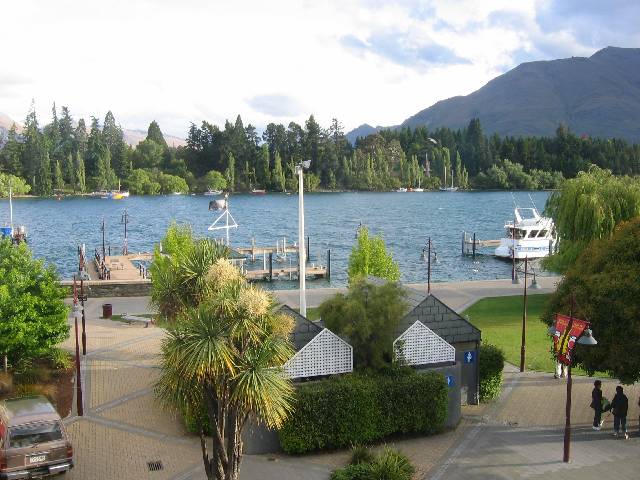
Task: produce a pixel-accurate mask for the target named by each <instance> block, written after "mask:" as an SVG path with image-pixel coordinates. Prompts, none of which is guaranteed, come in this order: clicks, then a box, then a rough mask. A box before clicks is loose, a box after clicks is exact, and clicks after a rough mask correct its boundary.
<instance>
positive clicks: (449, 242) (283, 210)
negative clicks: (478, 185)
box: [0, 192, 549, 288]
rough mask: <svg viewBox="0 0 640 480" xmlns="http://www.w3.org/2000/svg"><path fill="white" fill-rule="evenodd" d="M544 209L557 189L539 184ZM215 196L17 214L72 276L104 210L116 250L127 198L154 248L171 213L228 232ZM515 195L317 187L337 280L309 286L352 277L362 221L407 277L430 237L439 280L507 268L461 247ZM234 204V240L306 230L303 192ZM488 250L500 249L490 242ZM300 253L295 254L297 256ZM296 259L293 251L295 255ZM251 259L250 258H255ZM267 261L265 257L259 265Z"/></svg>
mask: <svg viewBox="0 0 640 480" xmlns="http://www.w3.org/2000/svg"><path fill="white" fill-rule="evenodd" d="M530 195H531V198H532V199H533V201H534V202H535V204H536V206H537V207H538V209H539V210H542V209H543V208H544V205H545V202H546V200H547V197H548V195H549V193H548V192H531V194H530ZM212 198H213V197H204V196H179V195H170V196H161V197H134V196H132V197H130V198H127V199H124V200H120V201H114V200H106V199H100V198H81V197H69V198H64V199H62V200H59V201H58V200H55V199H17V200H14V205H13V207H14V222H15V223H16V224H24V225H26V226H27V229H28V233H29V244H30V246H31V248H32V249H33V251H34V254H35V255H36V256H37V257H39V258H43V259H45V260H46V261H47V262H52V263H54V264H55V265H56V267H57V268H58V271H59V272H60V274H61V276H62V277H63V278H71V276H72V275H73V273H74V272H75V270H76V269H77V256H76V250H77V245H79V244H81V243H85V244H86V247H87V253H88V255H89V256H91V255H92V253H93V251H94V249H98V250H101V248H102V247H101V245H102V234H101V230H100V226H101V222H102V218H103V217H104V218H105V222H106V243H107V245H111V246H112V252H114V254H115V252H118V251H120V250H121V249H122V243H123V239H124V229H123V225H122V224H121V218H122V212H123V211H124V209H125V208H126V209H127V211H128V214H129V217H130V223H129V225H128V234H129V251H130V252H137V251H151V250H152V248H153V245H154V244H155V243H157V242H158V241H159V240H160V239H161V238H162V236H163V234H164V232H165V230H166V228H167V226H168V225H169V223H170V222H171V220H173V219H175V220H176V221H178V222H180V223H188V224H190V225H191V226H192V228H193V230H194V232H195V233H196V234H197V235H199V236H209V237H215V236H217V237H221V236H222V233H223V232H216V235H213V233H212V232H209V231H207V228H208V227H209V225H211V223H213V221H214V220H215V218H216V217H217V215H218V213H217V212H210V211H209V210H208V205H209V201H210V200H211V199H212ZM514 198H515V200H516V201H517V202H518V204H519V206H522V207H528V206H530V205H531V202H530V200H529V192H514V194H513V197H512V194H511V192H422V193H419V192H408V193H395V192H389V193H359V192H349V193H312V194H305V224H306V225H305V226H306V234H307V235H308V236H310V237H311V258H310V262H313V263H320V264H325V263H326V260H325V257H326V251H327V250H328V249H331V274H332V276H331V280H330V282H327V281H324V280H318V281H309V282H307V284H308V286H309V287H310V288H313V287H319V286H322V287H325V286H328V285H331V286H342V285H345V284H346V279H347V277H346V268H347V262H348V257H349V253H350V251H351V248H352V246H353V244H354V241H355V233H356V230H357V228H358V225H359V224H360V222H362V223H363V224H364V225H366V226H368V227H369V229H370V231H371V232H372V233H374V234H377V233H381V234H382V235H383V237H384V239H385V241H386V243H387V248H388V249H389V250H390V251H391V252H392V253H393V256H394V258H395V259H396V260H397V261H398V262H399V264H400V269H401V271H402V281H404V282H426V279H427V268H426V262H425V261H422V260H421V258H420V256H421V252H422V248H423V246H424V245H425V244H426V241H427V238H428V237H431V239H432V241H433V244H434V247H435V250H436V252H437V262H436V263H435V264H432V281H434V282H438V281H451V280H478V279H492V278H507V277H509V276H510V275H511V265H510V263H509V262H504V261H501V260H497V259H495V258H493V257H492V256H490V255H481V256H478V257H476V260H475V261H474V260H473V259H472V258H471V257H463V256H462V255H461V236H462V231H463V230H466V231H468V232H475V233H476V234H477V237H478V239H496V238H500V236H502V233H503V226H504V224H505V222H506V221H507V220H509V219H512V218H513V209H514ZM229 210H230V212H231V214H232V215H233V216H234V217H235V219H236V222H237V223H238V225H239V228H238V229H237V230H235V231H233V230H232V231H231V243H232V246H233V245H235V246H250V245H251V238H252V237H255V239H256V244H257V245H275V244H276V241H277V240H278V239H280V240H282V238H283V237H286V239H287V244H290V243H291V242H293V241H295V240H297V228H298V220H297V218H298V217H297V214H298V197H297V195H284V194H267V195H261V196H253V195H234V196H232V197H231V200H230V209H229ZM8 216H9V206H8V201H7V200H2V201H0V223H3V221H4V220H5V219H7V220H8ZM487 253H491V250H488V251H487ZM292 261H293V262H294V264H295V262H296V260H295V259H292ZM287 263H288V260H287ZM250 267H251V265H250ZM255 267H256V268H262V259H260V260H259V261H258V262H257V263H256V265H255ZM295 285H296V284H295V283H291V282H287V281H277V282H274V284H273V286H274V288H292V287H295Z"/></svg>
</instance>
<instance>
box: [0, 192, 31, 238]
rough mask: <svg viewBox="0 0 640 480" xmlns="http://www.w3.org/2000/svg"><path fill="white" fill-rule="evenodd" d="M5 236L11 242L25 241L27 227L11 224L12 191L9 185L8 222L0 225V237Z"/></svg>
mask: <svg viewBox="0 0 640 480" xmlns="http://www.w3.org/2000/svg"><path fill="white" fill-rule="evenodd" d="M2 237H7V238H9V239H10V240H11V241H12V242H13V243H20V242H26V241H27V228H26V227H25V226H24V225H18V226H17V227H14V226H13V192H12V191H11V185H9V223H5V224H4V226H0V238H2Z"/></svg>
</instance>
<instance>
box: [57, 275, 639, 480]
mask: <svg viewBox="0 0 640 480" xmlns="http://www.w3.org/2000/svg"><path fill="white" fill-rule="evenodd" d="M554 281H555V279H550V280H546V279H545V280H542V282H543V284H545V283H548V284H547V285H546V286H545V288H546V289H551V288H552V286H553V282H554ZM521 288H522V287H521V286H520V287H518V286H513V285H511V283H510V282H508V281H488V282H465V283H463V284H457V285H453V284H437V285H436V286H434V289H433V291H434V293H435V294H436V295H438V296H439V297H440V298H442V299H443V300H444V301H445V302H447V303H450V304H451V305H452V306H454V308H456V309H457V310H461V309H464V308H465V307H466V306H468V305H469V304H470V303H473V302H474V301H476V300H477V299H478V298H480V297H482V296H489V295H491V296H495V295H509V294H519V293H520V289H521ZM323 290H324V289H323ZM542 291H543V292H544V291H545V290H542ZM293 293H295V292H293ZM327 294H328V292H325V291H321V292H318V293H314V291H310V297H309V298H310V300H311V301H310V302H309V303H310V305H317V304H318V303H319V302H320V301H321V299H322V298H323V296H324V295H327ZM279 295H284V297H281V298H282V299H283V300H285V299H286V298H287V297H286V295H291V292H284V293H279ZM106 301H107V299H91V300H90V301H89V302H88V303H87V308H86V312H87V326H88V328H87V338H88V355H87V356H86V357H85V359H84V362H83V371H84V388H83V390H84V396H85V398H84V403H85V416H84V417H82V418H78V417H75V416H71V417H70V418H69V419H67V420H66V423H67V425H68V429H69V432H70V435H71V437H72V440H73V443H74V446H75V450H76V462H77V467H76V468H75V469H74V470H73V471H72V472H71V473H70V474H69V475H68V477H69V478H70V479H83V480H84V479H92V478H96V479H100V480H111V479H114V480H115V479H129V478H136V479H145V478H149V479H163V480H164V479H166V480H169V479H176V480H196V479H197V480H200V479H203V478H204V472H203V468H202V459H201V454H200V447H199V441H198V439H197V438H196V437H194V436H192V435H189V434H187V433H186V432H185V430H184V428H183V426H182V424H181V422H180V420H179V419H177V418H174V417H172V416H171V415H169V414H168V413H166V412H165V411H163V410H162V408H161V407H160V406H159V405H158V404H157V402H156V401H155V399H154V397H153V391H152V388H153V383H154V382H155V380H156V379H157V378H158V354H159V348H160V342H161V340H162V336H163V334H164V332H163V330H162V329H159V328H155V327H149V328H143V327H142V326H140V325H131V326H130V325H127V324H124V323H120V322H115V321H108V320H101V319H99V315H100V314H101V305H102V303H105V302H106ZM147 301H148V299H146V298H117V299H111V303H112V304H113V310H114V313H116V314H122V313H125V312H127V313H144V312H147V311H149V308H148V305H147ZM65 347H67V348H69V349H72V347H73V343H72V341H67V342H66V343H65ZM505 375H506V377H505V378H506V383H505V389H504V392H503V395H502V397H501V399H500V400H499V401H497V402H495V403H493V404H490V405H484V406H479V407H475V406H468V407H464V415H465V418H464V419H463V421H462V422H461V424H460V426H459V427H458V428H457V429H456V430H454V431H450V432H447V433H445V434H442V435H437V436H433V437H427V438H415V439H409V440H402V441H399V442H392V443H391V444H392V445H394V446H395V447H397V448H399V449H400V450H402V451H403V452H405V453H406V454H407V455H408V456H409V457H410V458H411V460H412V461H413V463H414V464H415V465H416V466H417V468H418V475H417V477H416V478H420V479H425V480H426V479H457V478H460V479H485V478H486V479H494V478H498V479H501V478H504V479H519V478H532V479H537V478H540V479H541V478H543V477H544V478H569V479H571V478H576V479H577V478H580V479H590V478H594V479H595V478H610V477H612V476H613V474H612V472H615V478H617V479H626V478H629V479H631V478H638V475H637V472H638V471H640V458H638V455H637V452H638V449H639V448H640V438H638V437H635V436H634V437H633V438H631V439H630V440H628V441H624V440H616V439H614V438H613V437H611V435H610V433H611V418H610V417H609V418H606V423H605V429H604V430H603V431H601V432H594V431H593V430H591V428H590V422H591V415H592V410H591V409H590V408H589V407H588V405H589V400H590V391H591V388H592V379H588V378H581V377H574V389H573V398H574V410H573V424H574V435H573V445H572V462H571V463H570V464H563V463H562V462H561V459H562V426H563V424H564V399H565V386H566V384H565V383H564V381H562V380H555V379H553V378H552V377H551V376H550V375H549V374H539V373H525V374H520V373H517V372H512V371H507V372H506V374H505ZM603 383H604V388H603V389H604V392H605V396H607V397H608V398H611V397H612V395H613V391H614V388H615V385H616V383H615V382H614V381H611V380H605V381H604V382H603ZM625 390H627V393H628V396H629V399H630V405H631V409H630V413H629V422H630V426H631V427H632V429H633V430H634V431H635V430H636V429H637V419H638V408H637V406H636V405H637V399H638V394H639V393H640V388H638V387H637V386H632V387H628V388H625ZM348 457H349V453H348V452H345V451H343V452H336V453H331V454H316V455H308V456H304V457H289V456H286V455H268V456H262V455H247V456H245V457H244V459H243V466H242V472H241V478H242V479H244V480H253V479H260V480H276V479H283V480H289V479H291V480H293V479H310V480H320V479H327V478H328V477H329V474H330V472H331V471H332V470H333V469H334V468H336V467H337V466H341V465H344V463H345V462H346V461H347V459H348ZM154 461H160V462H162V465H163V469H162V470H161V471H158V472H150V471H149V469H148V465H147V463H148V462H154Z"/></svg>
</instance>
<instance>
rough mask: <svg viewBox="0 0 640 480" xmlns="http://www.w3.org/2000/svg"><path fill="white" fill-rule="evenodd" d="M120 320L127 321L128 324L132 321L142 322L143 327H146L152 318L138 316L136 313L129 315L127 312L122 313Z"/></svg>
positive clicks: (151, 321)
mask: <svg viewBox="0 0 640 480" xmlns="http://www.w3.org/2000/svg"><path fill="white" fill-rule="evenodd" d="M122 320H123V321H125V322H127V323H128V324H129V325H131V324H132V323H134V322H135V323H144V328H147V327H148V326H149V324H150V323H151V324H152V323H153V319H152V318H147V317H138V316H137V315H129V314H127V313H123V314H122Z"/></svg>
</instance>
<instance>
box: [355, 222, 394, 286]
mask: <svg viewBox="0 0 640 480" xmlns="http://www.w3.org/2000/svg"><path fill="white" fill-rule="evenodd" d="M348 275H349V283H351V282H353V281H355V280H356V279H358V278H362V277H364V278H366V277H368V276H369V275H372V276H375V277H379V278H383V279H385V280H389V281H392V282H396V281H398V280H400V267H399V266H398V263H397V262H395V261H394V260H393V258H392V257H391V255H390V254H389V253H387V249H386V246H385V244H384V240H383V239H382V237H381V236H379V235H378V236H375V237H371V236H369V229H368V228H367V227H360V228H359V229H358V239H357V240H356V244H355V245H354V246H353V249H352V250H351V255H350V256H349V269H348Z"/></svg>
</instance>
